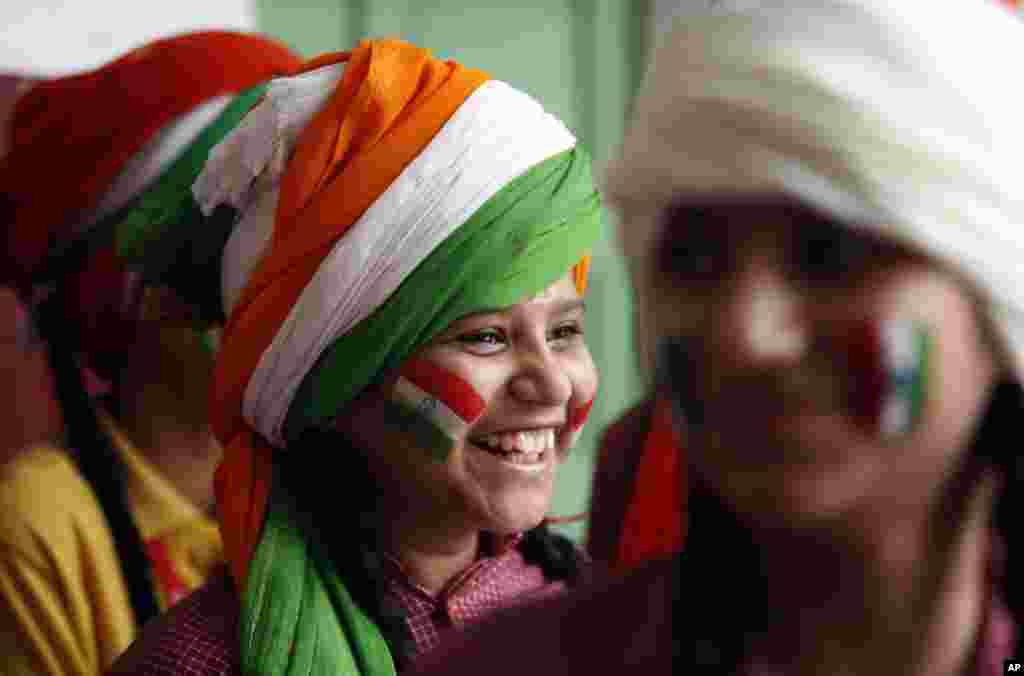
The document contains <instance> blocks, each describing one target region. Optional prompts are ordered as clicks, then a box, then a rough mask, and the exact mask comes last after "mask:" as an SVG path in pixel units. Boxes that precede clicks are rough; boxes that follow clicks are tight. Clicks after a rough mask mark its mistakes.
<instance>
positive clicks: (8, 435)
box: [0, 74, 62, 463]
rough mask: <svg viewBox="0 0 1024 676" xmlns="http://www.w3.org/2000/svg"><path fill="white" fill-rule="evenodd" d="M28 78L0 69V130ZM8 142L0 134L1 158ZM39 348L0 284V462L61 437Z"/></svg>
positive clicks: (23, 313)
mask: <svg viewBox="0 0 1024 676" xmlns="http://www.w3.org/2000/svg"><path fill="white" fill-rule="evenodd" d="M31 83H32V80H31V79H29V78H27V77H25V76H22V75H14V74H10V75H3V74H0V130H6V129H8V121H9V120H10V116H11V114H12V112H13V110H14V104H15V102H16V101H17V100H18V98H19V97H20V95H21V93H22V92H24V91H25V89H27V88H28V87H29V86H31ZM8 145H9V144H8V139H7V135H6V134H5V133H0V158H2V157H3V156H4V155H6V154H7V149H8ZM43 347H44V346H43V344H42V341H40V340H39V339H38V333H37V331H36V329H35V325H34V322H33V321H32V317H31V316H30V314H29V313H28V311H27V309H26V307H25V304H24V303H23V302H21V300H20V299H19V298H18V295H17V293H16V292H15V290H14V289H12V288H9V287H0V382H3V383H5V386H4V387H3V389H2V391H0V411H3V415H4V416H5V419H4V422H0V435H2V439H0V463H2V462H4V461H5V460H7V459H9V458H12V457H14V456H15V455H16V454H17V452H18V451H20V450H21V449H23V448H25V447H26V446H28V445H30V444H32V443H35V442H39V441H48V442H50V441H57V440H59V439H60V436H61V433H62V421H61V417H60V411H59V409H58V407H57V403H56V399H55V396H54V392H53V377H52V374H51V373H50V367H49V364H48V362H47V360H46V351H45V350H44V349H43Z"/></svg>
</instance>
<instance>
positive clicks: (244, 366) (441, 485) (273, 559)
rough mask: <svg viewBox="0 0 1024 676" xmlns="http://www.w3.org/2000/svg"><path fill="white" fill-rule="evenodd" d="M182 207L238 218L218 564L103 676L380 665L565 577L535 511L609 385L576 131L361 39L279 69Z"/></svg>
mask: <svg viewBox="0 0 1024 676" xmlns="http://www.w3.org/2000/svg"><path fill="white" fill-rule="evenodd" d="M188 194H189V196H190V197H193V198H194V199H195V200H196V201H197V203H198V204H199V207H200V208H201V209H202V210H203V212H204V213H207V214H210V215H211V216H215V215H216V214H217V213H218V210H221V211H222V212H224V213H228V214H232V213H233V214H235V215H234V216H233V217H231V218H230V219H228V220H227V221H225V224H226V227H225V228H224V229H223V230H222V231H221V232H220V233H219V234H218V235H217V236H216V238H215V241H212V242H211V243H210V248H211V249H217V247H218V246H219V247H220V249H219V250H220V251H221V253H220V255H219V256H218V257H217V260H216V261H215V263H214V264H215V266H216V267H219V269H220V270H221V273H222V274H221V275H220V278H221V279H222V280H223V284H222V285H219V286H215V285H211V287H210V288H209V289H208V290H207V291H208V293H209V295H210V297H211V298H215V299H216V300H217V302H218V304H220V305H222V307H223V308H224V314H225V315H227V317H228V319H227V323H226V325H225V331H224V335H223V340H222V343H221V349H220V351H219V352H218V357H217V367H216V370H215V379H214V382H215V387H214V392H215V396H214V398H213V399H212V402H211V404H212V419H213V420H214V422H215V427H216V430H217V433H218V438H219V439H220V440H221V441H222V443H223V444H224V447H225V458H224V462H223V464H222V465H221V467H220V468H219V470H218V473H217V480H218V482H217V492H218V505H219V508H220V516H221V525H222V532H223V535H224V540H225V545H226V552H227V558H228V560H229V562H230V564H231V576H230V577H227V576H224V577H221V578H219V579H215V580H213V581H211V582H210V583H208V584H207V585H206V586H205V587H204V588H202V589H201V590H199V591H198V592H196V593H195V594H193V595H192V596H191V597H190V598H189V599H187V600H186V601H184V602H183V603H182V604H180V605H179V606H178V607H177V608H175V609H173V610H172V611H171V613H169V614H168V615H167V616H165V617H164V618H161V620H160V621H159V622H157V623H155V624H154V625H153V626H152V627H150V628H149V629H147V631H146V632H145V633H144V634H143V635H142V636H141V637H140V639H139V641H138V642H137V643H136V645H135V646H133V647H132V648H131V649H129V651H128V652H127V653H126V654H125V656H124V657H123V658H122V659H121V660H119V662H118V664H117V665H116V666H115V668H114V670H113V672H112V673H116V674H140V675H141V674H163V673H168V671H170V672H171V673H176V674H186V673H188V674H205V675H212V674H241V673H245V674H254V675H255V674H261V675H267V676H269V675H271V674H273V675H274V676H280V675H284V674H293V675H305V674H310V673H344V674H363V675H364V676H383V675H387V674H394V673H396V671H403V670H405V669H407V668H409V666H410V665H411V664H414V663H415V662H416V660H417V659H420V658H421V657H422V655H424V654H428V653H429V652H430V651H431V650H432V649H434V648H435V646H436V645H437V642H438V640H439V638H438V637H439V636H440V634H441V633H442V632H443V631H444V630H447V629H449V628H457V629H461V628H464V627H466V626H469V625H471V624H473V623H474V622H477V621H479V620H480V619H481V618H483V617H486V616H487V615H489V614H491V613H493V612H495V611H497V610H498V609H500V608H503V607H506V606H509V605H513V604H516V603H521V602H524V601H526V600H530V599H536V598H541V597H546V596H551V595H555V594H558V593H560V592H562V591H563V590H564V589H566V587H570V586H573V585H574V584H576V583H577V581H578V580H579V579H580V578H581V577H582V575H583V573H584V571H585V568H586V564H585V561H583V560H582V556H581V552H579V551H578V550H577V549H576V548H575V546H574V545H573V544H572V543H571V541H569V540H568V539H567V538H565V537H564V536H560V535H557V534H555V533H553V532H551V531H549V530H548V527H547V520H546V515H547V510H548V508H549V505H550V501H551V497H552V492H553V490H554V479H555V475H556V473H557V471H558V468H559V466H560V465H561V463H562V462H563V461H564V459H565V458H566V456H567V454H568V453H569V452H570V451H571V449H572V448H573V446H574V444H575V443H576V440H577V439H578V437H579V434H580V428H581V426H582V425H583V423H584V421H585V419H586V416H587V413H588V411H589V409H590V404H591V402H592V401H593V398H594V396H595V393H596V389H597V372H596V369H595V367H594V364H593V361H592V360H591V358H590V353H589V351H588V349H587V346H586V342H585V340H584V333H583V328H584V307H583V303H584V298H583V293H584V290H585V286H586V279H587V274H588V265H589V253H588V252H589V250H590V248H591V246H592V245H593V243H594V241H595V239H596V238H597V236H598V234H599V228H600V203H599V198H598V195H597V191H596V189H595V187H594V183H593V180H592V178H591V172H590V160H589V157H588V155H587V153H586V152H585V151H584V150H583V149H582V148H580V147H579V146H578V145H577V143H576V139H575V137H574V136H573V135H572V134H571V133H570V132H569V130H568V129H566V127H565V125H564V124H563V123H562V122H561V121H559V120H558V119H557V118H555V117H554V116H552V115H550V114H549V113H547V112H546V111H545V110H544V109H543V108H542V107H541V105H540V104H539V103H537V102H536V101H535V100H533V99H532V98H531V97H529V96H528V95H526V94H524V93H523V92H521V91H519V90H517V89H514V88H513V87H511V86H509V85H507V84H505V83H503V82H500V81H497V80H494V79H491V78H490V77H489V76H488V75H487V74H485V73H483V72H481V71H479V70H475V69H472V68H468V67H465V66H463V65H461V64H459V63H457V62H454V61H442V60H440V59H437V58H435V57H433V56H432V55H431V54H430V52H429V51H427V50H425V49H421V48H419V47H416V46H415V45H411V44H409V43H406V42H402V41H399V40H366V41H363V42H362V43H360V45H359V46H358V47H357V48H356V49H354V50H353V51H351V52H344V53H338V54H328V55H325V56H322V57H320V58H318V59H315V60H313V61H311V62H310V63H309V64H308V65H307V66H305V67H304V69H303V72H302V73H301V74H298V75H295V76H294V77H289V78H281V79H278V80H275V81H273V82H272V83H271V85H270V88H269V91H268V93H267V97H266V99H265V100H264V101H263V102H262V103H261V104H260V105H259V106H257V107H256V108H255V109H254V110H253V111H252V112H251V113H249V115H248V116H247V117H246V118H245V119H244V120H243V121H242V122H241V124H240V125H239V126H238V127H237V128H236V129H235V130H234V132H232V134H231V135H230V136H229V137H228V138H227V139H225V141H224V142H223V144H222V145H221V146H218V148H216V149H215V150H214V151H213V153H212V154H211V157H210V160H209V161H208V162H207V164H206V168H205V169H204V172H203V174H202V175H201V176H200V177H199V180H198V181H197V182H196V183H195V185H194V186H193V187H192V190H191V191H190V192H188ZM209 235H210V230H209V229H204V230H203V231H196V232H194V233H193V234H192V236H193V237H196V238H202V237H204V236H209ZM196 644H201V645H203V646H205V647H206V650H205V652H204V654H203V655H197V654H195V651H194V650H193V649H192V646H194V645H196ZM168 664H173V665H175V666H174V668H173V669H170V670H168V669H166V668H165V667H164V665H168Z"/></svg>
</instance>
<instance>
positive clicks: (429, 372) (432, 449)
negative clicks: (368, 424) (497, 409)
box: [390, 359, 486, 462]
mask: <svg viewBox="0 0 1024 676" xmlns="http://www.w3.org/2000/svg"><path fill="white" fill-rule="evenodd" d="M390 402H391V404H392V405H393V406H394V412H395V421H396V424H398V425H400V426H401V428H402V429H403V430H404V431H405V432H406V433H407V434H409V435H410V436H412V437H413V438H415V439H416V445H417V446H419V447H421V448H423V449H425V450H426V451H427V453H428V454H429V455H430V457H431V458H433V459H434V460H437V461H439V462H444V461H446V460H447V459H448V456H449V455H450V454H451V452H452V450H454V448H455V447H456V446H457V445H458V444H459V443H460V442H461V441H462V440H463V439H465V438H466V435H467V432H468V431H469V428H470V427H471V426H472V425H473V423H474V422H476V421H477V420H478V419H479V418H480V416H481V415H482V414H483V412H484V408H485V406H486V403H485V402H484V400H483V397H481V396H480V394H479V393H477V391H476V390H475V389H474V388H473V386H472V385H470V384H469V383H467V382H466V381H465V380H463V379H462V378H460V377H459V376H457V375H455V374H454V373H452V372H451V371H448V370H447V369H444V368H441V367H440V366H437V365H436V364H434V363H432V362H429V361H426V360H424V359H410V360H409V361H407V362H406V363H405V364H404V365H403V366H402V368H401V370H400V371H399V375H398V380H397V381H396V382H395V384H394V386H393V388H392V390H391V398H390Z"/></svg>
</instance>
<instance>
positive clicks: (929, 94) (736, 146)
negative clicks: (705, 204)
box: [606, 0, 1024, 556]
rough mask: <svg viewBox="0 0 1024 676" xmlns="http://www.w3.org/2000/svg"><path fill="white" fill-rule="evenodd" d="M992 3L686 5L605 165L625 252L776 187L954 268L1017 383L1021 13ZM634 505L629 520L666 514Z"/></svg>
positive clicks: (856, 0)
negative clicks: (666, 229)
mask: <svg viewBox="0 0 1024 676" xmlns="http://www.w3.org/2000/svg"><path fill="white" fill-rule="evenodd" d="M1003 4H1005V3H998V4H997V3H995V2H989V1H986V0H955V1H950V2H944V3H942V4H941V5H937V4H936V3H933V2H928V1H927V0H905V1H902V2H890V1H889V0H813V1H812V0H777V1H765V2H732V3H729V2H727V3H722V5H719V6H718V7H717V9H714V10H711V11H708V12H706V13H701V14H694V15H688V16H687V17H686V18H685V21H680V22H678V23H677V24H676V26H675V28H674V29H673V30H672V31H671V32H669V33H667V34H666V35H665V36H664V37H663V39H662V42H661V44H660V45H659V47H658V49H657V50H656V51H655V53H654V58H653V61H652V64H651V68H650V70H649V72H648V73H647V75H646V79H645V82H644V84H643V86H642V88H641V92H640V94H639V96H638V98H637V101H636V104H635V106H634V117H633V120H632V122H631V124H630V127H629V130H628V131H627V134H626V139H625V143H624V145H623V147H622V150H621V152H620V153H619V154H618V156H617V157H616V159H615V160H614V161H613V162H612V163H611V165H610V167H609V169H608V173H607V182H606V185H607V190H608V194H609V196H610V198H611V199H612V201H613V202H616V203H618V204H619V205H620V206H621V207H622V208H623V209H624V210H625V211H627V212H628V213H629V223H630V230H629V233H628V236H629V237H630V238H633V241H632V242H631V243H630V245H629V246H630V248H634V250H642V249H645V248H648V247H650V246H652V245H653V243H654V242H656V241H657V240H656V239H655V238H656V237H657V235H658V232H659V228H660V226H661V221H660V220H659V213H660V210H662V209H664V207H665V206H667V205H669V204H671V203H672V202H673V201H674V200H677V199H698V198H700V196H707V195H716V196H722V195H737V194H761V195H763V194H782V195H788V196H790V197H793V198H795V199H797V200H800V201H802V202H804V203H806V204H809V205H812V206H814V207H816V208H818V209H820V210H821V211H823V212H825V213H830V214H833V215H834V216H835V217H836V218H837V219H839V220H841V221H843V222H845V223H849V224H852V225H854V226H856V227H862V228H864V229H866V230H868V231H871V232H873V233H875V234H877V235H878V236H880V237H883V238H885V239H888V240H891V241H895V242H898V243H900V244H902V245H904V246H907V247H910V248H911V249H912V250H915V251H918V252H920V253H922V254H923V255H926V256H928V257H930V258H932V259H933V260H937V261H939V262H941V263H943V264H945V265H946V266H948V267H949V268H950V269H952V270H955V271H957V272H958V273H959V274H961V275H962V276H963V277H964V278H965V279H966V280H967V281H968V282H969V283H971V284H972V286H973V287H974V289H975V290H976V291H977V292H978V295H979V296H980V298H981V301H982V310H983V312H984V313H985V314H986V315H987V316H988V317H989V318H990V319H991V323H992V325H993V326H994V327H995V329H996V331H997V333H998V335H999V338H1000V342H1001V343H1002V347H1004V348H1005V351H1006V353H1007V354H1006V361H1007V366H1009V367H1011V368H1012V369H1013V371H1014V372H1015V373H1016V374H1017V376H1018V377H1019V378H1022V379H1024V229H1022V225H1024V190H1022V187H1021V185H1022V184H1021V175H1022V171H1021V163H1022V158H1024V133H1022V130H1021V122H1020V121H1021V111H1022V110H1024V89H1022V88H1021V87H1019V86H1016V83H1017V82H1019V80H1020V72H1019V71H1020V64H1022V63H1024V23H1021V22H1020V21H1017V20H1015V16H1014V15H1013V14H1012V13H1011V12H1010V11H1008V10H1007V9H1006V7H1004V6H1002V5H1003ZM1011 4H1012V3H1011ZM665 452H671V451H670V450H666V451H665ZM656 456H657V453H653V451H652V460H651V462H653V463H661V464H666V461H665V459H664V458H661V459H659V458H657V457H656ZM667 464H671V463H667ZM642 471H643V470H641V472H642ZM654 475H657V472H655V473H654ZM669 488H670V489H671V487H669ZM676 490H678V488H676ZM645 493H647V491H645V490H644V488H643V487H641V488H640V489H638V491H637V493H636V494H637V495H638V496H640V495H643V494H645ZM644 500H646V502H647V503H648V504H650V505H652V506H654V508H653V509H650V510H647V511H646V512H645V513H642V514H641V512H643V510H642V509H640V508H639V507H637V508H636V509H635V510H634V512H636V513H637V515H638V516H637V520H638V521H639V522H646V523H648V524H651V523H653V522H655V521H657V520H658V519H659V518H660V516H663V515H664V514H665V513H664V512H662V514H661V515H659V514H658V512H657V511H656V510H657V509H658V505H660V504H662V502H663V501H659V500H655V499H650V498H649V497H648V498H644V499H643V500H640V502H643V501H644ZM647 531H648V532H650V533H652V536H651V538H652V539H657V537H660V536H658V535H657V534H658V533H678V532H681V531H680V529H679V528H677V527H675V526H669V525H666V524H662V527H660V528H659V527H656V526H651V525H649V526H648V527H647ZM630 547H631V548H632V549H633V552H634V554H633V555H631V556H634V555H635V553H636V552H637V551H641V550H644V549H647V550H657V549H658V548H659V545H658V544H657V543H656V542H654V543H649V544H648V545H644V544H643V543H641V542H633V543H632V544H631V545H630Z"/></svg>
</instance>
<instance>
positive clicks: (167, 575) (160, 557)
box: [146, 539, 189, 608]
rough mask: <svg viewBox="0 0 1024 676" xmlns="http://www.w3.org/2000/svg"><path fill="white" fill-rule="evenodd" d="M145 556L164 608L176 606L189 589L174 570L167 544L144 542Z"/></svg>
mask: <svg viewBox="0 0 1024 676" xmlns="http://www.w3.org/2000/svg"><path fill="white" fill-rule="evenodd" d="M146 556H147V558H149V561H150V563H152V564H153V574H154V575H155V576H156V579H157V584H158V585H159V587H160V592H161V594H162V595H163V598H164V607H165V608H170V607H171V606H173V605H176V604H177V603H178V601H180V600H182V599H183V598H185V596H186V595H187V594H188V592H189V588H188V585H186V584H185V582H184V581H182V579H181V576H180V575H178V571H176V570H175V569H174V561H173V560H172V559H171V553H170V551H168V549H167V544H166V543H165V542H163V541H161V540H159V539H152V540H149V541H148V542H146Z"/></svg>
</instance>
